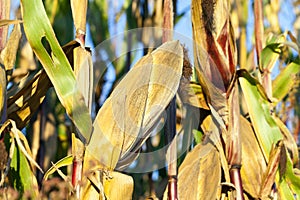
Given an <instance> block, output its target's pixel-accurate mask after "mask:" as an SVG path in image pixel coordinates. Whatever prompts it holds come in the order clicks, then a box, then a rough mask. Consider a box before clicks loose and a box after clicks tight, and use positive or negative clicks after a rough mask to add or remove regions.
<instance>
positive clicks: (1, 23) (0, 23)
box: [0, 19, 22, 27]
mask: <svg viewBox="0 0 300 200" xmlns="http://www.w3.org/2000/svg"><path fill="white" fill-rule="evenodd" d="M21 22H22V21H21V20H10V19H2V20H0V27H2V26H7V25H10V24H19V23H21Z"/></svg>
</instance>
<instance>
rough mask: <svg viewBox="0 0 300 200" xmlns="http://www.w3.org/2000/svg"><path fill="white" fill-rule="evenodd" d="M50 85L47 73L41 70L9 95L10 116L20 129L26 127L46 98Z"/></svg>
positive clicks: (8, 112)
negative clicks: (14, 92)
mask: <svg viewBox="0 0 300 200" xmlns="http://www.w3.org/2000/svg"><path fill="white" fill-rule="evenodd" d="M50 86H51V83H50V80H49V78H48V76H47V74H46V73H45V71H40V72H39V73H38V74H36V75H35V77H34V78H32V79H31V80H30V81H29V82H28V83H27V84H26V85H25V86H24V87H23V88H22V89H21V90H20V91H19V92H18V93H17V94H16V95H14V96H12V97H9V99H8V102H7V107H8V109H7V114H8V118H9V119H12V120H14V121H15V122H16V125H17V127H18V128H19V129H22V128H23V127H25V125H26V124H27V122H28V121H29V120H30V118H31V117H32V115H33V114H34V112H35V111H36V110H37V108H38V107H39V106H40V104H41V103H42V101H43V100H44V98H45V95H46V92H47V91H48V89H49V87H50Z"/></svg>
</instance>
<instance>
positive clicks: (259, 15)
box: [254, 0, 264, 65]
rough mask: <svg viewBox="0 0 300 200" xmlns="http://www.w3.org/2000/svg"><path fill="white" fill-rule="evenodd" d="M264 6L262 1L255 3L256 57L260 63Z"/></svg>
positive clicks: (258, 0)
mask: <svg viewBox="0 0 300 200" xmlns="http://www.w3.org/2000/svg"><path fill="white" fill-rule="evenodd" d="M262 5H263V2H262V0H255V1H254V26H255V29H254V30H255V47H256V57H257V62H258V63H259V60H260V54H261V51H262V42H263V36H264V25H263V11H262ZM259 65H260V63H259Z"/></svg>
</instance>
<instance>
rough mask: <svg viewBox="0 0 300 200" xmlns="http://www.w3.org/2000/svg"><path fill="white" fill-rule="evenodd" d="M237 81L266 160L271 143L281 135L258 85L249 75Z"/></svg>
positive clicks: (274, 142)
mask: <svg viewBox="0 0 300 200" xmlns="http://www.w3.org/2000/svg"><path fill="white" fill-rule="evenodd" d="M239 83H240V85H241V88H242V92H243V95H244V97H245V101H246V104H247V107H248V111H249V115H250V119H251V122H252V124H253V128H254V130H255V133H256V136H257V138H258V141H259V144H260V146H261V148H262V149H263V153H264V157H265V159H266V161H268V160H269V154H270V151H271V148H272V145H273V144H276V143H277V142H278V141H279V140H281V139H282V138H283V137H282V135H281V132H280V130H279V128H278V126H277V125H276V123H275V121H274V119H273V118H272V115H271V113H270V104H269V102H268V101H267V100H266V99H265V98H264V97H263V96H262V95H261V94H262V92H261V91H260V89H259V87H258V86H257V84H256V83H255V82H253V81H252V80H251V78H249V76H244V77H239Z"/></svg>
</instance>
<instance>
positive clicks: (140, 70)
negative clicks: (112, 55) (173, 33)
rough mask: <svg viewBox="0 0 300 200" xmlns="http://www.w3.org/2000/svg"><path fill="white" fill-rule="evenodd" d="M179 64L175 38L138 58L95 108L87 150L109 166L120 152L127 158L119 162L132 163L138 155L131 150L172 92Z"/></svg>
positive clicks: (180, 54) (179, 50)
mask: <svg viewBox="0 0 300 200" xmlns="http://www.w3.org/2000/svg"><path fill="white" fill-rule="evenodd" d="M182 64H183V50H182V47H181V45H180V44H179V42H178V41H173V42H167V43H165V44H163V45H162V46H160V47H159V48H158V49H157V50H155V51H153V52H152V53H151V54H148V55H146V56H144V57H143V58H142V59H141V60H139V62H137V63H136V65H135V66H134V67H133V68H132V70H130V71H129V73H128V74H127V75H126V76H125V77H124V78H123V79H122V80H121V82H120V83H119V84H118V85H117V87H116V88H115V89H114V91H113V93H112V94H111V96H110V97H109V98H108V99H107V100H106V102H105V103H104V105H103V106H102V108H101V109H100V111H99V112H98V114H97V116H96V119H95V121H94V131H93V135H92V139H91V143H90V144H89V145H88V146H87V150H86V154H87V153H89V154H91V155H92V156H93V157H94V158H95V159H96V160H98V161H99V162H100V163H101V164H103V165H104V166H107V167H109V168H112V169H113V168H115V166H116V164H117V162H118V160H119V157H120V156H121V158H122V159H126V160H125V161H124V163H123V164H122V165H127V164H129V163H131V162H132V161H133V159H135V157H136V156H137V154H135V153H132V152H136V151H137V150H138V149H139V148H140V147H141V145H142V144H143V143H144V142H145V140H146V139H147V138H148V137H149V134H150V133H151V129H152V128H153V127H154V126H155V125H156V124H157V123H158V121H159V119H160V117H161V115H162V113H163V111H164V109H165V108H166V107H167V105H168V103H169V102H170V101H171V99H172V98H173V97H174V96H175V94H176V91H177V89H178V87H179V81H180V78H181V74H182ZM103 151H105V152H106V153H101V152H103Z"/></svg>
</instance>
